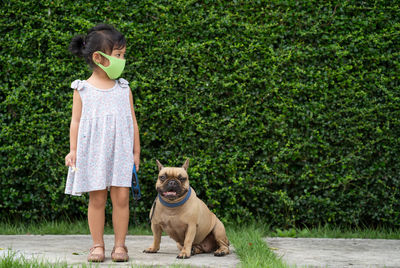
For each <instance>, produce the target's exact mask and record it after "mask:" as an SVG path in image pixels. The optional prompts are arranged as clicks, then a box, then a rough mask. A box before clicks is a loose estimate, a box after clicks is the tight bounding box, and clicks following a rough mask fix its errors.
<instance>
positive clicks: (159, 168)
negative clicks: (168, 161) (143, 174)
mask: <svg viewBox="0 0 400 268" xmlns="http://www.w3.org/2000/svg"><path fill="white" fill-rule="evenodd" d="M156 162H157V166H158V171H161V169H163V168H164V166H163V165H161V163H160V161H158V160H156Z"/></svg>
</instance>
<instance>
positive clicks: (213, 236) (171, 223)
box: [144, 159, 229, 259]
mask: <svg viewBox="0 0 400 268" xmlns="http://www.w3.org/2000/svg"><path fill="white" fill-rule="evenodd" d="M157 165H158V170H159V174H158V180H157V184H156V189H157V192H158V196H157V198H156V201H155V203H154V205H153V208H152V209H151V211H150V219H151V230H152V231H153V236H154V240H153V244H152V245H151V246H150V247H149V248H148V249H146V250H144V252H146V253H156V252H157V251H158V250H159V249H160V242H161V234H162V231H164V232H166V233H167V234H168V235H169V236H170V237H171V238H172V239H173V240H175V242H176V245H177V247H178V249H179V250H180V253H179V255H178V257H177V258H180V259H185V258H190V256H191V255H194V254H199V253H209V252H213V251H214V255H215V256H224V255H226V254H229V241H228V238H227V237H226V234H225V227H224V225H223V224H222V222H221V221H220V220H219V219H218V218H217V217H216V216H215V214H214V213H212V212H211V211H210V210H209V209H208V207H207V206H206V204H204V202H203V201H201V200H200V199H199V198H198V197H197V196H196V193H195V191H194V190H193V188H191V187H190V186H189V177H188V174H187V169H188V166H189V159H187V160H186V162H185V164H184V165H183V166H182V167H181V168H176V167H165V168H164V167H163V166H162V165H161V163H160V162H159V161H158V160H157Z"/></svg>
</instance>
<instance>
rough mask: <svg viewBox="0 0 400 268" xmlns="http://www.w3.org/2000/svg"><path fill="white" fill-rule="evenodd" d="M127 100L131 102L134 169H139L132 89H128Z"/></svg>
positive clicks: (138, 141)
mask: <svg viewBox="0 0 400 268" xmlns="http://www.w3.org/2000/svg"><path fill="white" fill-rule="evenodd" d="M129 100H130V103H131V111H132V119H133V129H134V137H133V144H134V145H133V155H134V162H135V166H136V171H139V165H140V135H139V127H138V123H137V121H136V115H135V110H134V109H133V96H132V91H131V90H129Z"/></svg>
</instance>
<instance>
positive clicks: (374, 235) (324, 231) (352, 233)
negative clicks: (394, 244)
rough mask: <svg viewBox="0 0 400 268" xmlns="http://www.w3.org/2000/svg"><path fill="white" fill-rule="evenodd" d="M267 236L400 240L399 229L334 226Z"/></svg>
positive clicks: (272, 232)
mask: <svg viewBox="0 0 400 268" xmlns="http://www.w3.org/2000/svg"><path fill="white" fill-rule="evenodd" d="M266 235H267V236H272V237H274V236H277V237H303V238H363V239H400V230H399V229H390V228H382V227H380V228H376V229H370V228H362V227H356V228H343V227H334V226H319V227H315V228H291V229H288V230H281V229H276V230H275V231H267V232H266Z"/></svg>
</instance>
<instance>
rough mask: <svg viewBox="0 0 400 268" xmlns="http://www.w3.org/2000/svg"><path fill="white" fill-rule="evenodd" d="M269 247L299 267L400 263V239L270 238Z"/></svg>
mask: <svg viewBox="0 0 400 268" xmlns="http://www.w3.org/2000/svg"><path fill="white" fill-rule="evenodd" d="M265 240H266V241H267V243H268V245H269V247H270V248H271V249H272V250H273V251H274V252H275V253H276V254H277V255H278V256H281V257H282V260H283V261H284V262H286V263H287V264H289V265H295V264H296V265H297V266H298V267H304V266H306V267H354V268H355V267H357V268H358V267H360V268H361V267H387V268H389V267H400V240H383V239H324V238H266V239H265Z"/></svg>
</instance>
